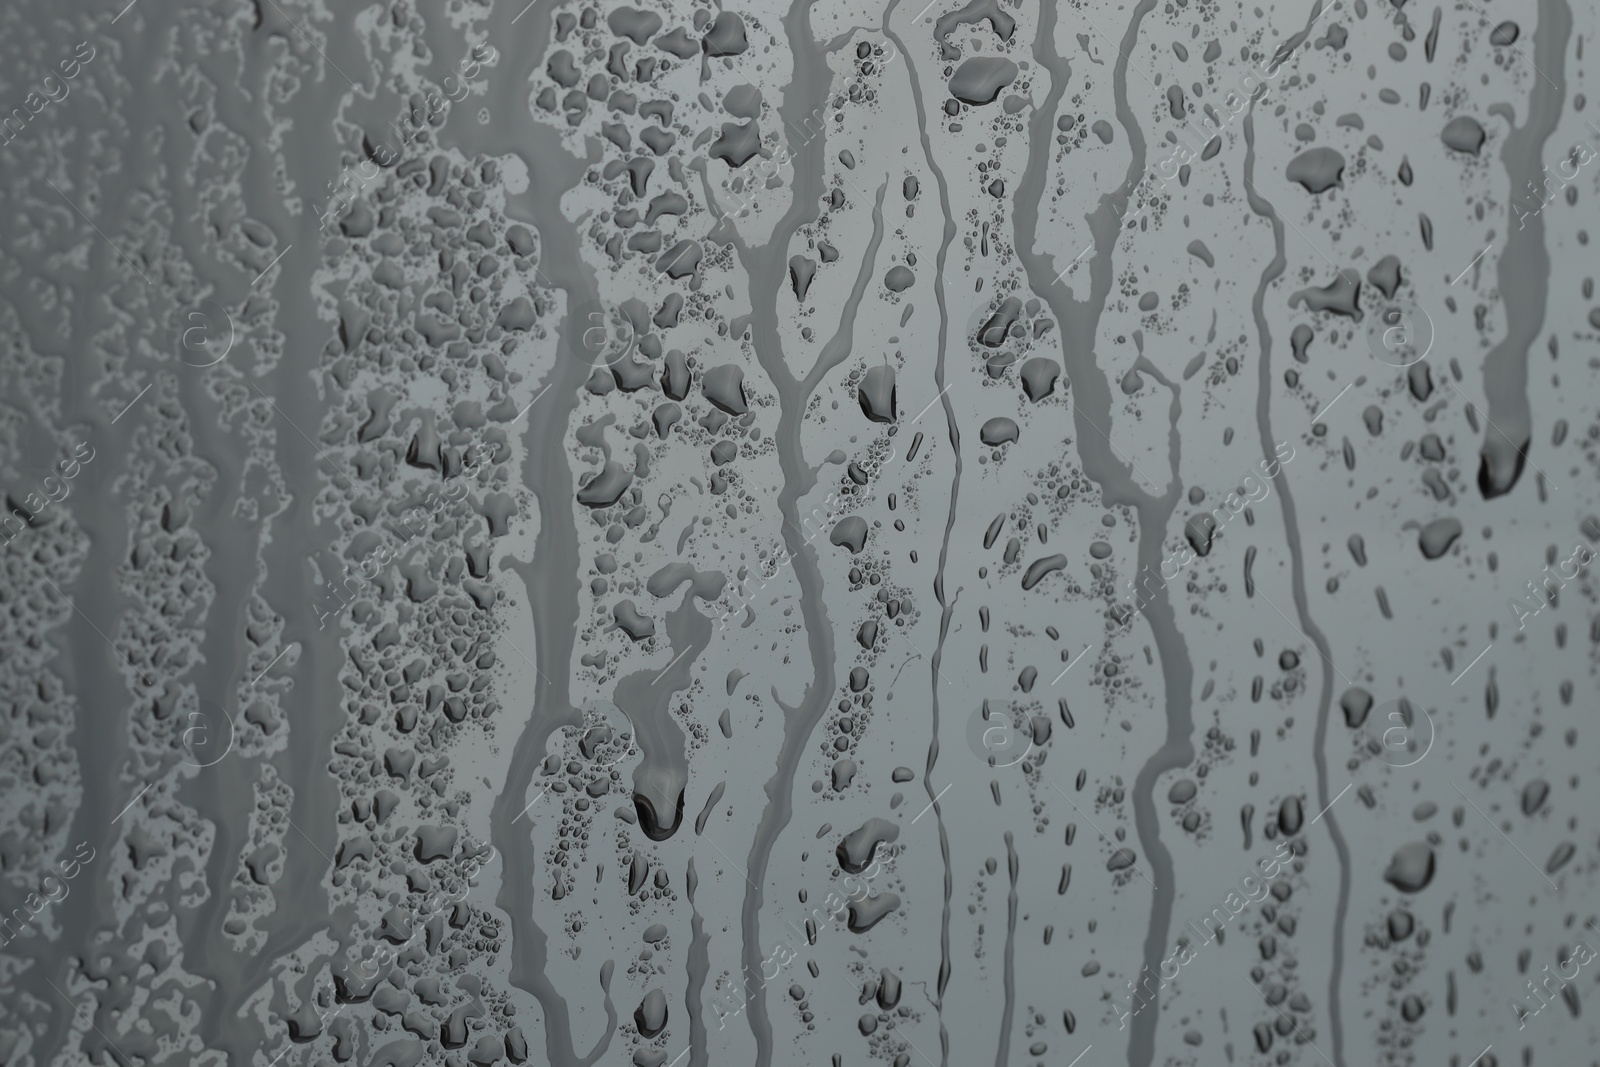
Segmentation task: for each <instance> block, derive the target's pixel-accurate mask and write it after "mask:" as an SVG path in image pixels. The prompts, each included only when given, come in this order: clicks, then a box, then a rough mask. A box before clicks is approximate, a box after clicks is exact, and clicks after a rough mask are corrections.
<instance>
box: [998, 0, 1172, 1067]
mask: <svg viewBox="0 0 1600 1067" xmlns="http://www.w3.org/2000/svg"><path fill="white" fill-rule="evenodd" d="M1154 7H1155V0H1140V3H1139V4H1138V5H1137V6H1136V7H1135V8H1134V10H1133V13H1132V16H1131V20H1130V22H1129V25H1128V29H1127V31H1126V33H1125V34H1124V36H1123V41H1122V44H1121V49H1120V53H1119V56H1118V59H1117V62H1116V65H1115V68H1114V71H1113V76H1112V86H1113V92H1114V96H1115V108H1116V114H1117V118H1118V121H1119V122H1120V123H1121V125H1122V127H1123V129H1124V130H1125V131H1126V132H1127V136H1128V142H1129V145H1130V152H1131V157H1130V159H1129V162H1128V169H1127V172H1126V175H1125V177H1124V180H1123V182H1122V184H1121V185H1120V186H1119V187H1118V188H1117V189H1116V190H1115V191H1114V192H1111V193H1107V194H1103V195H1102V196H1101V197H1100V200H1099V203H1098V204H1097V206H1096V208H1095V210H1094V212H1093V213H1092V214H1090V215H1089V216H1088V217H1087V221H1088V223H1089V230H1090V234H1091V235H1092V237H1093V247H1094V254H1093V255H1092V256H1091V257H1090V259H1089V263H1088V268H1089V294H1088V298H1087V299H1085V300H1079V299H1077V298H1076V297H1074V296H1073V295H1072V290H1071V289H1070V288H1068V286H1067V285H1066V284H1065V282H1064V281H1062V280H1061V279H1060V277H1059V276H1058V274H1057V272H1058V271H1059V270H1060V265H1059V264H1058V263H1056V262H1055V260H1056V257H1055V256H1052V255H1046V254H1041V253H1039V252H1037V251H1035V248H1036V246H1037V243H1038V233H1039V205H1040V204H1041V203H1043V202H1045V196H1046V193H1045V183H1046V180H1047V177H1048V170H1049V164H1050V161H1051V154H1052V151H1053V148H1052V146H1053V145H1054V134H1053V131H1052V129H1051V127H1052V125H1053V119H1054V118H1055V113H1056V109H1057V107H1058V106H1059V105H1060V101H1061V98H1062V96H1063V95H1064V93H1065V91H1066V87H1067V81H1068V79H1069V78H1070V76H1071V69H1070V67H1069V65H1068V64H1067V63H1066V61H1065V60H1063V59H1062V58H1061V57H1060V56H1059V55H1057V54H1056V51H1055V29H1056V13H1057V12H1056V7H1055V5H1052V4H1045V5H1041V7H1040V14H1039V27H1038V31H1037V37H1036V39H1035V42H1034V58H1035V60H1036V61H1037V62H1038V63H1039V65H1040V66H1042V67H1044V68H1045V69H1046V70H1047V71H1049V73H1050V90H1049V92H1048V94H1047V95H1046V98H1045V102H1044V104H1043V106H1041V107H1040V108H1039V109H1037V110H1036V111H1035V112H1034V114H1033V117H1032V118H1031V119H1030V138H1029V143H1030V153H1031V158H1030V160H1029V165H1028V169H1027V170H1026V171H1025V172H1024V175H1023V177H1022V179H1021V181H1020V182H1019V183H1018V188H1017V197H1016V199H1015V201H1014V202H1013V204H1014V207H1013V212H1014V217H1015V219H1016V223H1015V230H1016V246H1017V255H1018V257H1019V258H1020V259H1021V260H1022V263H1023V266H1024V268H1025V269H1026V270H1027V272H1028V281H1029V286H1030V288H1032V290H1033V291H1034V292H1035V293H1038V294H1040V295H1041V296H1042V297H1043V298H1044V300H1045V301H1046V303H1047V304H1049V306H1050V310H1051V312H1052V314H1054V315H1055V317H1056V319H1057V320H1058V321H1059V322H1060V324H1061V346H1062V362H1063V365H1064V367H1065V369H1066V373H1067V379H1068V387H1069V388H1070V389H1071V395H1072V401H1073V412H1074V417H1075V418H1074V427H1075V430H1076V431H1077V448H1078V458H1079V462H1080V464H1081V465H1082V468H1083V472H1084V474H1085V475H1086V476H1087V477H1088V478H1089V479H1090V480H1092V481H1093V482H1094V483H1095V484H1097V485H1099V486H1100V488H1101V493H1102V496H1103V500H1104V502H1105V503H1106V504H1107V505H1115V504H1123V505H1125V506H1128V507H1130V508H1132V509H1133V510H1134V512H1135V514H1137V515H1138V523H1139V548H1138V556H1137V559H1138V564H1139V570H1140V571H1144V570H1151V571H1153V572H1156V573H1159V571H1160V567H1161V560H1162V555H1163V553H1162V548H1161V545H1162V541H1163V540H1164V538H1165V530H1166V528H1167V524H1168V522H1169V521H1170V519H1171V517H1172V514H1173V509H1174V508H1175V507H1176V506H1177V502H1178V499H1179V494H1180V492H1181V490H1182V482H1181V480H1180V479H1179V478H1178V477H1177V471H1178V470H1179V469H1180V467H1179V460H1180V458H1181V456H1180V448H1179V442H1178V439H1177V435H1176V433H1175V432H1174V433H1173V434H1172V435H1171V438H1170V443H1169V450H1168V452H1169V461H1170V463H1171V470H1172V472H1173V475H1172V478H1171V482H1170V484H1169V485H1168V486H1167V488H1166V490H1165V491H1164V492H1160V494H1159V495H1157V492H1158V491H1159V487H1157V486H1151V487H1150V488H1149V489H1148V490H1147V489H1145V488H1143V487H1141V486H1140V485H1139V484H1137V482H1136V480H1135V479H1136V478H1138V477H1139V474H1138V472H1137V471H1136V470H1133V469H1132V463H1131V461H1124V460H1123V459H1122V457H1121V456H1120V455H1119V454H1117V452H1116V450H1115V448H1114V447H1113V446H1112V444H1111V442H1110V440H1109V439H1107V437H1106V436H1105V434H1106V433H1109V432H1110V431H1111V429H1112V422H1111V413H1112V395H1111V388H1110V383H1109V382H1108V380H1107V376H1106V374H1105V372H1104V371H1103V370H1102V369H1101V368H1100V367H1099V365H1098V364H1097V363H1096V362H1095V335H1096V332H1097V330H1098V326H1099V320H1100V316H1101V314H1102V313H1103V311H1104V308H1105V304H1106V300H1107V299H1108V297H1109V296H1110V293H1111V289H1112V283H1113V276H1112V256H1113V254H1114V252H1115V251H1116V245H1117V241H1118V238H1119V236H1120V231H1121V225H1122V223H1121V220H1122V216H1123V214H1124V211H1125V207H1126V205H1127V202H1128V199H1129V196H1130V194H1131V192H1132V191H1133V190H1134V189H1136V188H1137V186H1138V182H1139V180H1140V178H1141V176H1142V175H1143V173H1144V168H1145V141H1144V135H1143V132H1142V131H1141V130H1140V128H1139V124H1138V121H1137V120H1136V118H1135V116H1134V114H1133V110H1132V108H1131V107H1130V106H1129V104H1128V61H1127V60H1126V59H1125V58H1123V56H1126V55H1127V54H1128V53H1130V52H1131V51H1132V49H1133V47H1134V44H1135V43H1136V41H1137V39H1138V33H1139V25H1140V23H1141V21H1142V20H1143V19H1144V16H1145V15H1146V14H1148V13H1149V12H1150V11H1151V10H1152V9H1153V8H1154ZM1173 403H1174V407H1173V418H1174V419H1176V411H1177V408H1176V403H1177V394H1176V392H1174V400H1173ZM1141 610H1142V614H1143V616H1144V619H1145V622H1146V624H1147V625H1148V626H1149V627H1150V633H1151V637H1152V639H1153V641H1154V643H1155V645H1156V650H1157V652H1158V653H1159V655H1160V660H1161V671H1162V677H1163V685H1164V688H1165V700H1164V711H1165V714H1166V720H1167V730H1166V736H1165V737H1164V739H1163V741H1162V745H1161V748H1160V749H1158V750H1157V751H1156V752H1155V753H1153V754H1152V755H1151V757H1150V758H1149V760H1147V761H1146V762H1145V764H1144V765H1143V766H1142V767H1141V768H1140V770H1139V773H1138V775H1137V777H1136V778H1135V780H1134V786H1133V791H1132V799H1133V808H1134V826H1135V830H1136V832H1137V834H1138V840H1139V843H1140V845H1141V846H1142V847H1143V849H1144V851H1145V856H1146V859H1147V860H1148V864H1149V867H1150V871H1151V878H1152V879H1153V881H1154V884H1155V889H1154V891H1153V892H1152V894H1151V899H1150V921H1149V924H1148V927H1147V929H1146V932H1145V939H1144V944H1143V948H1142V953H1143V959H1144V966H1146V967H1148V968H1149V969H1151V970H1159V968H1160V965H1161V960H1162V958H1163V956H1164V954H1165V951H1166V946H1167V940H1168V931H1169V928H1170V925H1171V922H1172V910H1173V903H1174V900H1175V896H1176V892H1175V889H1174V885H1175V882H1176V878H1175V876H1174V872H1173V865H1172V856H1171V853H1169V852H1168V851H1167V848H1166V846H1165V845H1163V844H1162V842H1161V823H1160V818H1159V816H1158V814H1157V808H1156V803H1155V787H1156V782H1157V780H1158V779H1159V778H1160V776H1161V775H1163V774H1165V773H1167V772H1168V771H1170V770H1173V769H1176V768H1180V767H1185V766H1187V765H1189V764H1190V763H1191V762H1192V761H1193V759H1194V746H1193V744H1192V742H1191V736H1192V734H1193V732H1194V721H1193V695H1192V688H1193V680H1194V667H1193V665H1192V663H1191V662H1190V659H1189V651H1188V647H1187V645H1186V644H1185V642H1184V640H1183V635H1182V633H1181V632H1180V631H1179V629H1178V625H1177V619H1176V616H1175V614H1174V612H1173V610H1172V604H1171V601H1170V599H1169V597H1168V594H1167V590H1166V586H1165V585H1163V586H1162V587H1161V588H1160V589H1159V590H1158V591H1157V593H1156V595H1155V596H1154V597H1152V598H1151V599H1150V600H1149V601H1148V602H1147V603H1146V604H1145V606H1144V607H1143V609H1141ZM1158 1016H1159V1008H1158V1010H1157V1011H1151V1012H1141V1013H1140V1016H1139V1017H1138V1018H1137V1019H1136V1020H1135V1021H1134V1023H1133V1026H1132V1032H1131V1033H1130V1034H1129V1038H1128V1063H1129V1065H1130V1067H1149V1064H1150V1063H1151V1062H1152V1060H1153V1059H1154V1057H1155V1031H1156V1024H1157V1021H1158Z"/></svg>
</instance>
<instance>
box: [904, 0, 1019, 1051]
mask: <svg viewBox="0 0 1600 1067" xmlns="http://www.w3.org/2000/svg"><path fill="white" fill-rule="evenodd" d="M899 2H900V0H891V2H890V4H889V7H888V10H886V11H885V12H884V13H883V32H884V35H885V36H886V37H888V38H889V39H890V40H891V41H893V42H894V46H895V48H897V49H898V50H899V52H900V55H901V56H903V57H904V58H905V64H906V77H907V79H908V80H909V82H910V85H911V98H912V100H914V101H915V102H916V105H917V128H918V130H919V131H920V132H921V137H922V154H923V156H924V158H926V159H927V161H928V169H929V170H931V171H932V172H933V177H934V181H935V182H936V183H937V185H938V187H939V210H940V211H941V212H942V213H943V217H944V230H943V235H942V239H941V240H940V243H939V256H938V261H937V264H936V273H935V275H934V297H935V299H936V300H937V302H938V304H939V352H938V357H937V359H936V361H935V363H934V371H933V383H934V386H935V388H937V389H938V391H939V399H940V401H941V403H942V405H943V408H944V421H945V427H946V429H947V431H948V434H949V438H950V455H951V458H952V466H953V470H952V471H951V475H950V510H949V512H948V514H947V515H946V516H945V523H944V537H943V539H942V540H941V541H940V543H939V567H938V570H937V571H936V572H935V574H934V579H933V594H934V597H935V598H936V599H937V600H938V601H939V641H938V643H937V644H936V645H935V646H934V649H933V658H932V661H931V663H930V672H931V673H930V674H929V685H930V687H931V689H932V694H933V699H932V705H933V708H932V720H931V722H930V723H929V726H928V730H929V736H928V760H927V765H926V767H924V769H923V772H922V787H923V790H924V791H925V792H926V793H927V794H928V800H929V803H931V804H932V805H933V818H934V822H935V823H936V824H937V826H938V831H939V855H940V857H941V858H942V860H943V863H944V908H943V911H942V913H941V915H940V920H939V981H938V984H937V989H938V994H939V995H938V998H937V999H936V1000H934V1009H935V1010H936V1011H937V1012H938V1015H939V1065H940V1067H949V1063H950V1034H949V1030H948V1028H947V1027H946V1025H945V1019H944V991H945V988H946V987H947V986H948V985H949V984H950V973H951V954H950V904H951V898H952V896H953V895H954V889H955V872H954V871H953V870H952V869H951V866H950V830H949V827H947V826H946V825H945V822H944V813H943V811H942V810H941V809H940V807H939V802H938V797H937V796H936V795H935V794H934V790H933V768H934V765H935V764H936V763H937V762H938V761H939V720H940V712H941V710H942V709H941V708H940V705H939V665H940V663H941V661H943V659H944V645H945V639H946V638H947V637H948V636H949V634H950V621H951V618H952V616H953V615H954V614H955V598H954V597H951V598H948V599H947V598H946V597H945V592H944V579H945V568H946V566H947V565H948V563H949V560H950V538H951V535H952V533H953V532H954V530H955V525H956V507H957V505H958V504H959V503H960V500H961V428H960V427H959V426H958V425H956V414H955V408H954V406H953V405H952V404H951V402H950V394H949V389H948V384H949V383H948V382H947V381H946V367H945V359H946V354H947V352H948V348H949V334H950V307H949V300H948V294H947V292H946V286H945V280H944V269H945V262H946V260H947V259H948V258H949V255H950V244H951V242H953V241H954V240H955V238H956V222H955V216H954V215H953V214H952V212H951V210H950V183H949V182H948V181H947V180H946V179H945V175H944V171H943V170H941V169H940V167H939V164H938V162H937V160H936V159H935V158H934V154H933V143H932V141H931V140H930V139H929V137H928V115H927V109H926V108H925V107H924V105H923V100H922V85H921V79H920V78H919V77H918V76H917V67H916V64H915V63H914V62H912V59H911V53H910V52H908V51H907V50H906V46H905V42H904V41H902V40H901V39H900V37H899V35H898V34H896V33H894V32H893V31H892V30H890V29H889V19H890V17H891V16H892V15H893V14H894V9H895V7H896V6H897V5H898V4H899ZM957 595H959V591H958V593H957ZM1008 1029H1009V1028H1008Z"/></svg>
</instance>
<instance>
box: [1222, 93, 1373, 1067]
mask: <svg viewBox="0 0 1600 1067" xmlns="http://www.w3.org/2000/svg"><path fill="white" fill-rule="evenodd" d="M1244 139H1245V156H1244V175H1245V182H1244V187H1245V195H1246V197H1247V198H1248V199H1249V203H1250V209H1251V210H1252V211H1254V212H1255V213H1256V214H1257V215H1259V216H1261V217H1263V218H1265V219H1267V220H1268V221H1269V222H1271V224H1272V241H1273V256H1272V262H1270V263H1268V264H1267V267H1266V269H1265V270H1264V271H1262V272H1261V282H1260V284H1258V285H1257V286H1256V291H1255V296H1254V297H1252V298H1251V302H1250V310H1251V313H1252V314H1253V315H1254V316H1255V322H1256V332H1257V334H1258V335H1259V337H1260V339H1261V357H1260V359H1259V361H1258V362H1259V364H1260V366H1259V379H1258V386H1257V394H1256V427H1257V431H1258V432H1259V434H1260V436H1261V450H1262V453H1263V455H1269V456H1270V455H1272V454H1274V452H1275V445H1274V442H1273V437H1272V415H1271V403H1270V400H1271V395H1272V334H1271V333H1270V332H1269V330H1268V328H1267V316H1266V311H1265V304H1266V296H1267V288H1268V287H1269V286H1270V285H1271V284H1272V282H1273V281H1274V280H1275V279H1277V278H1278V276H1279V275H1281V274H1282V273H1283V269H1284V265H1285V264H1286V262H1287V259H1286V258H1285V256H1284V247H1283V223H1282V221H1281V220H1280V219H1279V218H1278V213H1277V211H1276V210H1275V209H1274V208H1273V206H1272V205H1271V204H1270V203H1269V202H1268V201H1267V200H1265V199H1264V198H1262V197H1261V196H1260V195H1259V194H1258V193H1257V192H1256V191H1255V158H1256V138H1255V110H1254V105H1253V104H1252V106H1251V110H1250V111H1249V112H1248V113H1247V114H1246V115H1245V119H1244ZM1278 499H1279V500H1280V501H1281V502H1282V503H1281V506H1282V508H1283V525H1284V533H1285V538H1286V540H1287V542H1288V548H1289V558H1290V567H1291V575H1292V581H1293V583H1294V607H1295V614H1296V616H1297V617H1298V618H1299V621H1300V629H1301V630H1302V631H1303V632H1304V633H1305V634H1306V636H1307V637H1309V638H1310V639H1311V642H1312V644H1314V645H1315V646H1316V648H1317V652H1318V653H1319V654H1320V656H1321V659H1322V685H1321V688H1320V690H1319V692H1318V694H1317V731H1316V740H1315V741H1314V742H1313V746H1312V750H1313V756H1314V758H1315V761H1316V765H1317V797H1318V807H1319V808H1328V807H1329V800H1328V754H1327V736H1328V718H1329V712H1330V710H1331V709H1332V705H1333V673H1332V666H1331V665H1332V663H1333V655H1332V650H1331V649H1330V648H1329V645H1328V640H1327V638H1326V637H1324V636H1323V634H1322V631H1321V630H1320V629H1318V627H1317V624H1316V623H1314V622H1312V621H1311V611H1310V608H1309V606H1308V603H1307V599H1306V568H1305V551H1304V549H1303V548H1302V546H1301V543H1300V526H1299V522H1298V519H1297V518H1296V512H1295V506H1294V494H1293V493H1292V492H1291V491H1290V489H1289V481H1288V479H1287V478H1285V479H1283V481H1282V483H1281V484H1280V485H1279V487H1278ZM1323 818H1324V819H1325V820H1326V822H1327V824H1328V836H1329V837H1330V838H1331V839H1332V841H1333V849H1334V853H1335V854H1336V855H1337V856H1338V857H1339V898H1338V903H1337V904H1336V906H1335V908H1334V916H1333V966H1332V968H1331V970H1330V973H1329V975H1328V1024H1329V1027H1330V1028H1331V1029H1332V1030H1333V1059H1334V1063H1335V1064H1336V1065H1337V1067H1344V1023H1343V1019H1342V1013H1341V1009H1340V1005H1339V984H1340V978H1341V975H1342V973H1343V970H1344V922H1345V914H1346V912H1348V911H1349V908H1350V849H1349V847H1348V846H1347V845H1346V844H1345V840H1344V834H1343V833H1341V832H1340V830H1339V820H1338V816H1336V815H1335V814H1334V813H1333V812H1332V811H1331V810H1330V811H1327V812H1326V814H1325V815H1324V816H1323Z"/></svg>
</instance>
